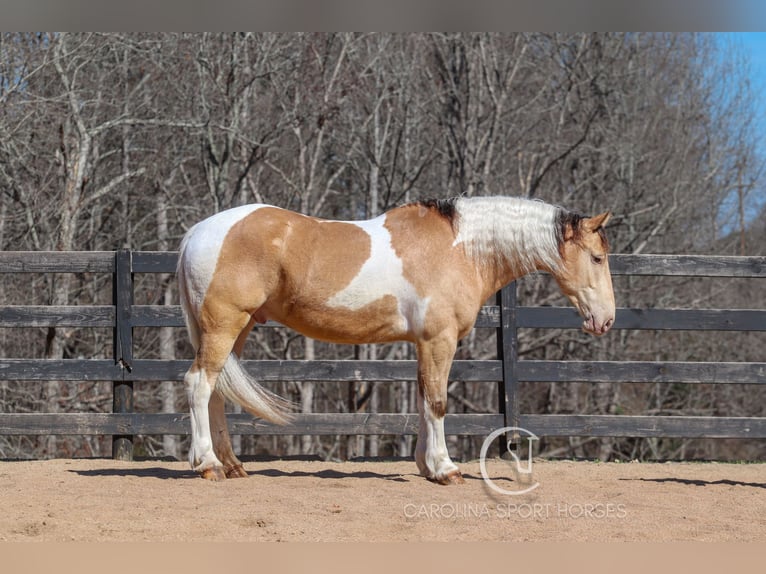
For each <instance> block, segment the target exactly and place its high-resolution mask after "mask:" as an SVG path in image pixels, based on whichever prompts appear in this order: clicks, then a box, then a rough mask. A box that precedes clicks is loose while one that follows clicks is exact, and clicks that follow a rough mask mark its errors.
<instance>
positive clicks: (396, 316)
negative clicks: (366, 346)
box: [270, 295, 415, 344]
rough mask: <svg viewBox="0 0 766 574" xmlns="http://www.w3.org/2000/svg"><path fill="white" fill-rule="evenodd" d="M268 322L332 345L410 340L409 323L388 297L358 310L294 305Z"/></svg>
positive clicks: (410, 326)
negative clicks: (284, 326) (279, 324)
mask: <svg viewBox="0 0 766 574" xmlns="http://www.w3.org/2000/svg"><path fill="white" fill-rule="evenodd" d="M270 315H271V318H273V319H274V320H275V321H278V322H280V323H282V324H283V325H286V326H288V327H290V328H291V329H294V330H296V331H298V332H299V333H302V334H304V335H306V336H308V337H312V338H314V339H319V340H322V341H328V342H333V343H352V344H354V343H382V342H389V341H401V340H411V339H413V338H414V336H415V333H413V329H412V321H411V320H409V319H408V318H407V317H406V316H405V315H403V314H402V312H401V309H400V304H399V302H398V301H397V299H396V298H395V297H393V296H391V295H387V296H384V297H382V298H380V299H379V300H377V301H375V302H373V303H370V304H368V305H365V306H364V307H361V308H359V309H350V308H347V307H330V306H327V305H301V306H298V305H295V306H293V307H292V308H291V309H289V310H283V312H278V313H270Z"/></svg>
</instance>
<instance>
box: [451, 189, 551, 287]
mask: <svg viewBox="0 0 766 574" xmlns="http://www.w3.org/2000/svg"><path fill="white" fill-rule="evenodd" d="M455 209H456V211H457V214H458V218H457V225H458V234H457V237H456V238H455V243H454V244H455V245H457V244H459V243H464V244H465V249H466V252H467V253H468V254H469V256H471V257H473V258H475V259H476V260H477V261H478V262H480V263H482V264H495V265H496V264H502V263H506V264H507V265H509V266H510V267H511V268H512V269H514V270H515V271H516V272H518V273H521V274H524V273H529V272H530V271H534V270H535V269H540V268H543V269H546V270H554V269H556V268H557V267H558V266H559V265H560V263H561V256H560V254H559V239H558V231H557V226H558V215H559V213H560V211H561V208H559V207H557V206H554V205H550V204H547V203H544V202H542V201H537V200H530V199H523V198H516V197H471V198H460V199H458V200H456V202H455Z"/></svg>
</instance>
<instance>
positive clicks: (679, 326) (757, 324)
mask: <svg viewBox="0 0 766 574" xmlns="http://www.w3.org/2000/svg"><path fill="white" fill-rule="evenodd" d="M517 313H518V314H517V326H518V327H520V328H539V329H556V328H558V329H580V328H581V327H582V317H580V315H578V313H577V311H576V310H575V309H573V308H569V307H518V308H517ZM612 329H617V330H619V329H656V330H675V331H685V330H688V331H766V310H764V309H624V308H619V309H617V313H616V316H615V321H614V326H613V327H612Z"/></svg>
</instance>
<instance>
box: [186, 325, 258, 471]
mask: <svg viewBox="0 0 766 574" xmlns="http://www.w3.org/2000/svg"><path fill="white" fill-rule="evenodd" d="M249 321H250V316H249V315H248V314H247V313H244V314H243V313H234V314H233V315H232V316H230V317H228V320H227V319H222V320H218V321H215V322H214V323H213V324H215V326H216V328H215V331H209V330H206V329H204V327H203V329H202V330H201V333H200V344H199V349H198V350H197V356H196V358H195V359H194V363H193V364H192V366H191V368H190V369H189V372H187V373H186V376H185V377H184V381H185V383H186V392H187V396H188V399H189V408H190V410H191V423H192V441H191V449H190V450H189V462H190V463H191V465H192V468H193V469H194V470H196V471H197V472H199V473H200V474H202V477H203V478H207V479H209V480H222V479H224V478H226V474H225V470H224V466H223V464H222V462H221V461H220V460H219V458H218V457H217V456H216V454H215V451H214V450H213V445H214V443H213V437H212V434H211V425H210V423H211V420H210V416H209V411H208V409H209V405H210V403H211V398H212V396H213V392H214V391H215V383H216V380H217V379H218V375H219V374H220V372H221V370H222V369H223V367H224V365H225V363H226V360H227V358H228V357H229V354H230V353H231V351H232V348H233V346H234V342H235V341H236V339H237V338H238V336H239V334H240V333H241V331H242V329H243V328H244V327H245V325H247V323H248V322H249ZM216 394H217V393H216ZM220 403H221V410H222V409H223V401H222V400H221V401H220ZM213 404H214V406H215V405H217V404H218V398H216V399H215V400H214V401H213ZM214 411H215V412H218V409H217V408H214ZM219 422H220V421H218V419H217V418H216V425H218V423H219ZM225 436H226V439H227V440H228V430H226V431H225ZM229 450H231V443H229ZM237 462H239V461H237Z"/></svg>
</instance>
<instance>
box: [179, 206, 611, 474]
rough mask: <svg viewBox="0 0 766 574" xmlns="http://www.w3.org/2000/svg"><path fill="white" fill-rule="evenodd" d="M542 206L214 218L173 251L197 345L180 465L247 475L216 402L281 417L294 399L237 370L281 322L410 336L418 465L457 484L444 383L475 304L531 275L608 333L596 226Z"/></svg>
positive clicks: (327, 337)
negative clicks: (253, 338) (548, 280)
mask: <svg viewBox="0 0 766 574" xmlns="http://www.w3.org/2000/svg"><path fill="white" fill-rule="evenodd" d="M609 215H610V214H609V213H608V212H607V213H603V214H601V215H597V216H595V217H583V216H580V215H577V214H575V213H572V212H569V211H567V210H565V209H563V208H561V207H557V206H553V205H548V204H546V203H543V202H541V201H531V200H526V199H518V198H510V197H476V198H459V199H453V200H430V201H422V202H417V203H413V204H409V205H405V206H402V207H398V208H395V209H392V210H391V211H388V212H387V213H385V214H383V215H381V216H380V217H376V218H375V219H371V220H369V221H355V222H348V221H327V220H322V219H317V218H315V217H308V216H305V215H301V214H298V213H293V212H291V211H287V210H284V209H280V208H277V207H272V206H268V205H246V206H242V207H236V208H233V209H229V210H227V211H223V212H221V213H218V214H216V215H213V216H212V217H210V218H208V219H205V220H204V221H202V222H200V223H198V224H197V225H195V226H194V227H192V228H191V229H190V230H189V232H188V233H187V234H186V236H185V237H184V240H183V242H182V244H181V253H180V257H179V262H178V278H179V285H180V294H181V304H182V307H183V311H184V316H185V318H186V324H187V327H188V329H189V334H190V337H191V341H192V343H193V345H194V348H195V349H196V358H195V360H194V363H193V364H192V366H191V368H190V369H189V372H188V373H187V374H186V376H185V379H184V380H185V382H186V387H187V393H188V397H189V404H190V408H191V424H192V442H191V450H190V452H189V461H190V463H191V465H192V467H193V468H194V470H196V471H198V472H199V473H201V474H202V476H203V477H204V478H208V479H211V480H220V479H223V478H226V477H228V478H234V477H243V476H247V474H246V473H245V471H244V469H243V468H242V464H241V463H240V461H239V460H238V459H237V457H236V456H235V455H234V452H233V451H232V447H231V440H230V438H229V432H228V429H227V426H226V417H225V415H224V397H226V398H228V399H230V400H232V401H235V402H237V403H239V404H241V405H242V406H243V407H244V408H245V409H247V410H248V411H249V412H251V413H253V414H255V415H257V416H259V417H261V418H264V419H267V420H270V421H273V422H276V423H285V422H287V421H288V420H289V410H290V409H289V403H287V402H286V401H284V400H283V399H281V398H279V397H277V396H276V395H274V394H272V393H271V392H269V391H267V390H266V389H264V388H263V387H261V386H260V385H258V383H257V382H256V381H255V380H254V379H253V378H252V377H251V376H250V375H249V374H248V373H246V372H245V370H244V369H243V367H242V366H241V364H240V362H239V358H238V357H239V355H240V354H241V352H242V348H243V347H244V344H245V340H246V338H247V335H248V333H249V332H250V330H251V329H252V327H253V325H254V324H255V323H263V322H265V321H267V320H269V319H273V320H274V321H278V322H279V323H282V324H283V325H286V326H288V327H291V328H293V329H295V330H296V331H298V332H300V333H303V334H305V335H307V336H309V337H313V338H316V339H321V340H323V341H330V342H337V343H373V342H378V343H379V342H389V341H402V340H404V341H411V342H412V343H414V344H415V346H416V349H417V357H418V412H419V414H420V430H419V433H418V441H417V447H416V450H415V460H416V462H417V465H418V468H419V469H420V472H421V474H422V475H423V476H425V477H426V478H428V479H430V480H433V481H435V482H439V483H444V484H446V483H459V482H462V480H463V479H462V476H461V475H460V471H459V470H458V467H457V466H456V465H455V464H454V463H453V462H452V461H451V460H450V457H449V454H448V452H447V446H446V443H445V437H444V414H445V412H446V410H447V377H448V374H449V371H450V367H451V364H452V358H453V355H454V353H455V349H456V345H457V342H458V340H459V339H461V338H462V337H464V336H465V335H466V334H468V332H469V331H470V330H471V328H472V326H473V324H474V321H475V319H476V316H477V314H478V311H479V309H480V307H481V305H482V304H483V303H484V301H486V300H487V298H488V297H489V296H490V295H492V294H493V293H494V292H496V291H497V290H498V289H500V288H501V287H503V286H504V285H506V284H507V283H509V282H511V281H512V280H514V279H516V278H517V277H520V276H522V275H524V274H526V273H529V272H530V271H533V270H543V271H547V272H549V273H551V274H552V275H553V276H554V277H555V279H556V281H557V282H558V284H559V286H560V288H561V290H562V292H563V293H564V294H565V295H566V296H567V297H568V298H569V300H570V301H571V302H572V303H573V304H574V306H575V307H577V310H578V311H579V313H580V315H581V316H582V317H583V329H584V330H585V331H588V332H589V333H593V334H594V335H602V334H604V333H606V332H607V331H608V330H609V328H610V327H611V326H612V323H613V322H614V311H615V308H614V293H613V292H612V280H611V275H610V273H609V262H608V259H607V251H608V245H607V241H606V237H605V235H604V231H603V227H604V225H605V224H606V222H607V220H608V219H609Z"/></svg>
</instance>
